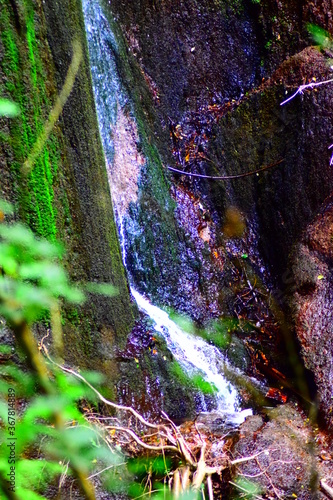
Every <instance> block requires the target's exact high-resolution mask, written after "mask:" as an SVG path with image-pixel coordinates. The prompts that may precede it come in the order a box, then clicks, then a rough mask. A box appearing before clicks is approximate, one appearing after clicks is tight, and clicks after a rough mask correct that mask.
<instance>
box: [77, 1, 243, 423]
mask: <svg viewBox="0 0 333 500" xmlns="http://www.w3.org/2000/svg"><path fill="white" fill-rule="evenodd" d="M83 10H84V17H85V25H86V33H87V39H88V48H89V55H90V63H91V74H92V81H93V87H94V94H95V102H96V109H97V115H98V122H99V127H100V133H101V138H102V143H103V148H104V153H105V159H106V163H107V164H109V165H110V164H113V161H114V155H115V148H114V134H113V131H114V127H115V125H116V122H117V115H118V110H119V108H120V107H122V106H124V105H125V104H126V103H128V102H129V99H128V96H127V95H126V91H125V90H124V88H123V85H122V83H121V81H120V79H119V73H118V70H117V64H116V60H115V54H116V53H117V50H118V47H117V41H116V38H115V36H114V34H113V33H112V30H111V28H110V26H109V23H108V21H107V19H106V17H105V16H104V13H103V10H102V8H101V6H100V4H99V1H98V0H83ZM113 187H114V186H113ZM111 191H112V189H111ZM113 201H114V204H115V207H114V208H115V210H116V212H117V213H118V214H119V213H120V210H119V207H117V206H116V203H115V202H116V200H115V199H114V200H113ZM117 224H118V230H119V233H120V244H121V250H122V256H123V263H124V266H125V267H126V248H125V231H124V225H123V221H122V220H121V218H120V217H118V220H117ZM131 291H132V294H133V296H134V298H135V300H136V302H137V304H138V307H139V309H140V310H141V311H142V312H144V313H145V314H147V315H148V316H149V317H150V318H151V320H152V322H153V325H154V328H155V330H156V332H157V333H158V334H160V335H162V336H163V338H164V339H165V341H166V343H167V346H168V348H169V350H170V351H171V353H172V354H173V356H174V357H175V359H176V360H177V361H178V363H179V364H180V365H181V367H182V368H183V369H184V371H185V372H186V373H188V374H189V375H194V374H200V375H201V376H202V378H203V379H204V380H205V381H207V382H209V383H210V384H212V385H214V386H215V387H216V389H217V393H216V406H217V408H216V410H215V411H216V412H217V413H219V414H221V415H222V416H224V417H226V420H227V421H229V422H230V423H232V424H235V425H236V424H240V423H241V422H243V421H244V419H245V417H246V416H247V415H249V414H251V413H252V411H251V410H243V411H240V408H239V398H238V393H237V390H236V389H235V387H234V386H233V385H232V384H231V383H230V382H228V381H227V380H226V379H225V377H224V376H223V364H224V363H225V362H226V361H225V359H224V357H223V355H222V353H221V352H220V351H219V350H218V349H217V348H216V347H215V346H213V345H210V344H208V343H207V342H205V341H204V340H203V339H202V338H200V337H198V336H194V335H190V334H189V333H186V332H184V331H183V330H182V329H181V328H180V327H179V326H177V325H176V323H174V322H173V321H172V320H171V319H170V318H169V316H168V314H167V313H166V312H165V311H162V310H161V309H159V308H158V307H156V306H155V305H153V304H151V303H150V302H149V301H148V300H147V299H146V298H144V297H143V296H142V295H140V294H139V293H138V292H137V291H136V290H134V289H133V288H132V289H131ZM203 399H204V398H203ZM203 406H204V405H203Z"/></svg>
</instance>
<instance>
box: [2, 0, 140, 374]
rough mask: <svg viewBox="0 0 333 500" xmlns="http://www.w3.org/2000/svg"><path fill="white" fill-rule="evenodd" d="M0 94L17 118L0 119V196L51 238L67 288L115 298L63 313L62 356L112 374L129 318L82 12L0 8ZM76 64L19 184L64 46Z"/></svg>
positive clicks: (56, 84)
mask: <svg viewBox="0 0 333 500" xmlns="http://www.w3.org/2000/svg"><path fill="white" fill-rule="evenodd" d="M0 26H1V27H0V55H1V65H0V66H1V73H0V88H1V93H2V95H4V96H6V97H8V98H11V99H12V100H13V101H15V102H17V103H18V104H19V106H20V109H21V115H20V116H19V117H18V118H15V119H14V120H12V121H9V120H2V121H1V134H2V141H1V148H2V154H1V158H2V160H1V162H2V164H1V168H2V172H1V177H0V187H1V193H2V195H3V196H5V197H6V198H7V199H10V200H11V201H13V202H14V203H15V205H16V208H17V211H18V212H19V214H20V217H21V218H22V219H23V220H24V221H26V222H27V223H28V224H29V225H30V226H31V227H32V229H34V231H35V232H36V233H37V234H39V235H41V236H44V237H47V238H49V239H51V240H54V239H60V240H61V241H62V242H63V243H64V245H65V247H66V251H67V257H66V261H65V266H66V268H67V270H68V272H69V274H70V276H71V277H72V279H73V280H74V281H82V282H86V281H88V282H89V281H96V282H108V283H112V284H113V285H114V286H116V287H117V289H118V292H119V293H118V295H117V297H114V298H103V297H101V296H95V295H90V296H89V298H88V300H87V303H86V305H84V306H83V307H82V308H79V309H77V308H69V307H67V308H66V309H65V316H66V322H65V326H64V336H65V347H66V350H67V358H68V359H69V360H71V361H72V362H74V363H77V364H80V365H82V366H84V365H87V366H90V367H94V368H97V369H98V368H99V369H102V370H104V371H106V372H111V371H113V369H114V363H113V362H112V359H111V358H112V349H113V344H114V342H116V343H117V344H119V345H124V343H125V342H126V337H127V334H128V333H129V331H130V330H131V326H132V324H133V311H132V306H131V303H130V297H129V291H128V286H127V282H126V276H125V271H124V268H123V265H122V261H121V256H120V249H119V243H118V237H117V232H116V227H115V224H114V221H113V211H112V204H111V199H110V193H109V188H108V183H107V175H106V170H105V162H104V155H103V151H102V147H101V142H100V138H99V131H98V124H97V118H96V113H95V106H94V99H93V94H92V86H91V77H90V69H89V61H88V56H87V47H86V41H85V30H84V23H83V15H82V7H81V3H80V1H79V0H73V1H70V2H57V1H53V0H51V1H47V2H39V1H38V0H36V1H33V0H26V1H24V2H21V1H14V2H9V1H5V0H1V3H0ZM74 38H77V39H79V40H80V42H81V44H82V46H83V49H84V58H83V62H82V63H81V66H80V70H79V73H78V75H77V78H76V80H75V84H74V87H73V90H72V92H71V95H70V97H69V99H68V101H67V102H66V104H65V107H64V109H63V112H62V115H61V118H60V120H59V123H58V124H57V125H56V127H55V128H54V130H53V131H52V134H51V136H50V138H49V140H48V141H47V143H46V145H45V147H44V148H43V151H42V153H41V155H40V157H39V158H38V160H37V161H36V164H35V166H34V169H33V171H32V173H31V175H30V176H29V178H28V179H25V178H23V176H22V175H21V172H20V167H21V165H22V163H23V161H24V160H25V159H26V157H27V154H28V153H29V151H30V150H31V147H32V145H33V144H34V143H35V141H36V138H37V137H38V135H39V134H40V132H41V131H42V129H43V124H44V122H45V119H46V118H47V116H48V113H49V111H50V109H51V107H52V105H53V103H54V102H55V100H56V97H57V95H58V93H59V91H60V90H61V88H62V85H63V83H64V80H65V77H66V73H67V69H68V66H69V64H70V61H71V58H72V41H73V39H74Z"/></svg>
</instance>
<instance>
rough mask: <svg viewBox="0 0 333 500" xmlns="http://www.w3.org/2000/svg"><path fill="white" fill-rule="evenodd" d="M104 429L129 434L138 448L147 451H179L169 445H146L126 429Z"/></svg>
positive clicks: (110, 427) (112, 427) (111, 427)
mask: <svg viewBox="0 0 333 500" xmlns="http://www.w3.org/2000/svg"><path fill="white" fill-rule="evenodd" d="M106 429H110V430H115V431H119V432H125V433H126V434H129V435H130V436H131V437H132V438H133V439H134V441H136V442H137V443H138V444H139V445H140V446H142V448H146V449H147V450H155V451H162V450H163V449H164V450H171V451H176V452H179V449H178V448H177V446H170V445H163V444H162V445H156V446H155V445H153V444H147V443H145V442H144V441H142V440H141V439H140V438H139V437H138V436H137V435H136V434H135V432H134V431H132V430H131V429H129V428H128V427H115V426H113V425H112V426H109V425H108V426H107V427H106Z"/></svg>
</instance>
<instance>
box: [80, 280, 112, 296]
mask: <svg viewBox="0 0 333 500" xmlns="http://www.w3.org/2000/svg"><path fill="white" fill-rule="evenodd" d="M85 288H86V290H87V292H91V293H99V294H100V295H106V296H108V297H114V296H115V295H118V293H119V292H118V290H117V288H116V287H114V286H113V285H111V284H110V283H87V284H86V285H85Z"/></svg>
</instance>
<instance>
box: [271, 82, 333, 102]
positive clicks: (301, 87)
mask: <svg viewBox="0 0 333 500" xmlns="http://www.w3.org/2000/svg"><path fill="white" fill-rule="evenodd" d="M332 82H333V78H331V79H330V80H325V81H323V82H311V83H307V84H306V85H301V86H300V87H298V89H297V90H296V92H295V93H294V94H293V95H292V96H290V97H288V99H286V100H285V101H283V102H280V106H283V105H284V104H286V103H287V102H289V101H291V100H292V99H294V97H296V96H297V95H298V94H303V90H305V89H308V88H310V89H312V88H313V87H319V85H325V84H326V83H332Z"/></svg>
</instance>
